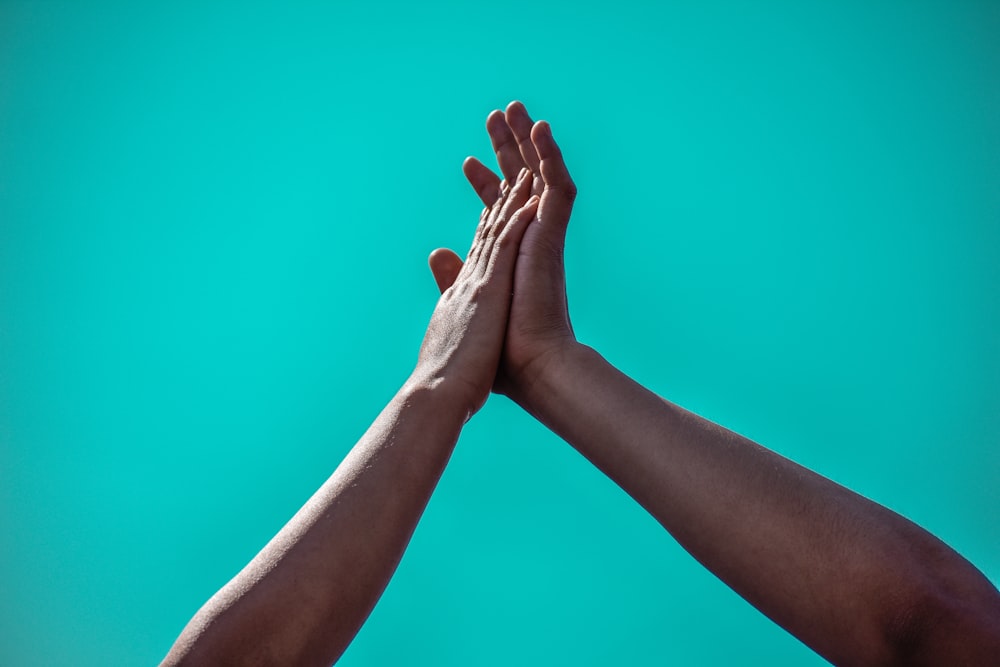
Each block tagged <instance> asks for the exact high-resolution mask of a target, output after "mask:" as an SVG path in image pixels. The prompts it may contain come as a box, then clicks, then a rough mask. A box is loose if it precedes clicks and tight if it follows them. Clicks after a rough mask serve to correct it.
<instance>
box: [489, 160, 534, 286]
mask: <svg viewBox="0 0 1000 667" xmlns="http://www.w3.org/2000/svg"><path fill="white" fill-rule="evenodd" d="M531 181H532V179H531V172H530V171H528V168H527V167H524V168H522V169H521V173H519V174H518V175H517V182H516V183H515V184H514V188H513V189H512V190H511V191H510V193H509V194H508V195H507V197H506V198H505V200H504V201H503V205H502V207H500V213H499V215H497V216H495V217H494V218H493V219H492V221H491V224H490V229H489V233H488V235H487V239H486V243H485V244H484V246H483V250H482V254H481V255H480V262H481V265H480V266H479V269H480V272H485V271H486V270H487V268H488V267H487V264H488V262H487V261H482V260H483V259H488V258H489V257H491V256H492V253H493V245H494V244H495V243H496V241H497V238H499V236H500V235H501V234H502V233H503V230H504V227H506V226H507V222H508V220H509V219H510V218H511V217H512V216H513V214H514V213H515V212H516V211H518V210H519V209H520V208H521V207H522V206H524V204H525V202H526V201H528V197H529V196H530V195H531Z"/></svg>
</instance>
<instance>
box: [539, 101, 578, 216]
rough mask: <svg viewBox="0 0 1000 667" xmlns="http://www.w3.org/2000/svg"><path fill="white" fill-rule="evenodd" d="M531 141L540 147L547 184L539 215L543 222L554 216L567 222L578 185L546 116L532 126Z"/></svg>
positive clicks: (543, 172) (540, 167)
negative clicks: (570, 173)
mask: <svg viewBox="0 0 1000 667" xmlns="http://www.w3.org/2000/svg"><path fill="white" fill-rule="evenodd" d="M531 142H532V143H533V144H534V146H535V150H536V151H538V158H539V171H540V172H541V175H542V182H543V183H544V184H545V190H544V192H543V194H542V201H541V203H540V204H539V209H540V210H539V219H540V220H542V221H543V222H546V221H548V220H550V219H551V220H552V221H553V222H555V223H558V224H560V225H566V223H568V222H569V215H570V212H571V211H572V209H573V200H575V199H576V185H575V184H574V183H573V179H572V178H571V177H570V175H569V170H567V169H566V163H565V162H564V161H563V156H562V151H560V150H559V146H558V145H557V144H556V141H555V139H554V138H553V137H552V128H551V127H550V126H549V124H548V123H546V122H545V121H544V120H540V121H538V122H537V123H535V125H534V127H532V128H531Z"/></svg>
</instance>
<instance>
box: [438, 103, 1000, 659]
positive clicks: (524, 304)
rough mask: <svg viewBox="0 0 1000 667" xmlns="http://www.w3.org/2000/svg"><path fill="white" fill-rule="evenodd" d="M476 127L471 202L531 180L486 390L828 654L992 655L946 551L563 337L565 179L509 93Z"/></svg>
mask: <svg viewBox="0 0 1000 667" xmlns="http://www.w3.org/2000/svg"><path fill="white" fill-rule="evenodd" d="M487 130H488V132H489V135H490V138H491V141H492V143H493V148H494V150H495V151H496V155H497V162H498V164H499V166H500V170H501V175H502V176H503V179H501V177H500V176H497V175H495V174H493V173H492V172H491V171H490V170H489V169H488V168H486V167H485V166H483V165H482V164H481V163H479V162H478V161H476V160H474V159H471V158H470V159H469V160H467V161H466V163H465V165H464V169H465V173H466V176H467V177H468V179H469V182H470V183H471V184H472V187H473V188H474V189H475V191H476V192H477V193H478V194H479V196H480V197H481V198H482V199H483V201H484V202H485V201H489V200H490V199H491V198H492V197H495V194H496V192H497V191H498V189H501V188H502V187H503V186H502V183H503V182H505V181H509V180H510V179H511V178H512V176H513V175H514V174H516V173H517V172H518V170H519V169H521V168H522V167H525V166H528V167H530V168H531V169H532V170H533V171H534V172H536V173H538V174H540V176H541V201H540V204H539V207H538V219H537V221H535V222H534V223H532V226H531V228H530V229H529V230H528V231H527V232H526V233H525V235H524V238H523V240H522V243H521V247H520V251H519V256H518V260H517V264H516V267H515V273H514V298H513V300H512V302H511V308H510V319H509V321H508V324H507V335H506V338H505V340H504V348H503V357H502V359H501V365H500V370H499V372H498V375H497V379H498V382H497V389H498V390H499V391H502V392H504V393H506V394H507V395H509V396H510V397H511V398H513V399H514V400H515V401H517V402H518V403H519V404H520V405H521V406H522V407H524V408H525V409H526V410H527V411H528V412H530V413H531V414H533V415H534V416H536V417H537V418H538V419H539V420H541V421H542V422H543V423H545V424H546V425H548V426H549V427H550V428H551V429H552V430H553V431H555V432H556V433H558V434H559V435H561V436H562V437H563V438H565V439H566V440H567V441H568V442H569V443H570V444H572V445H573V446H574V447H575V448H576V449H577V450H578V451H580V453H581V454H583V455H584V456H585V457H587V458H588V459H589V460H590V461H591V462H593V463H594V464H595V465H596V466H597V467H598V468H600V469H601V470H603V471H604V472H605V473H606V474H607V475H608V476H609V477H611V478H612V479H613V480H614V481H615V482H617V483H618V484H619V485H620V486H621V487H622V488H623V489H624V490H625V491H626V492H628V493H629V494H630V495H631V496H632V497H633V498H635V500H636V501H638V502H639V503H640V504H641V505H642V506H643V507H645V508H646V509H647V510H648V511H649V512H650V513H651V514H652V515H653V516H654V517H656V519H657V520H658V521H659V522H660V524H661V525H663V527H664V528H665V529H666V530H668V531H669V532H670V533H671V534H672V535H673V536H674V537H675V538H676V539H677V541H678V542H679V543H680V544H681V545H682V546H683V547H684V548H685V549H686V550H687V551H688V552H689V553H691V555H692V556H694V557H695V558H696V559H697V560H698V561H699V562H701V563H702V564H703V565H704V566H705V567H707V568H708V569H709V570H711V571H712V572H713V573H714V574H716V575H717V576H718V577H719V578H720V579H722V580H723V581H724V582H726V583H727V584H728V585H729V586H730V587H731V588H732V589H733V590H735V591H736V592H737V593H739V594H740V595H741V596H743V597H744V598H745V599H746V600H748V601H749V602H750V603H751V604H753V605H754V606H755V607H757V608H758V609H759V610H760V611H762V612H763V613H764V614H766V615H767V616H768V617H770V618H771V619H773V620H774V621H775V622H776V623H778V624H779V625H781V626H782V627H784V628H785V629H786V630H788V631H789V632H790V633H792V634H793V635H795V636H796V637H798V638H799V639H800V640H802V641H803V642H804V643H806V644H807V645H809V646H810V647H811V648H813V649H814V650H815V651H816V652H817V653H819V654H820V655H822V656H824V657H825V658H827V659H828V660H830V661H832V662H834V663H836V664H843V665H893V664H907V665H924V664H926V665H986V664H996V660H997V656H1000V594H998V592H997V589H996V588H995V587H994V586H993V585H992V584H991V583H990V582H989V581H988V580H987V579H986V578H985V577H984V576H983V575H982V574H981V573H980V572H979V571H978V570H977V569H976V568H975V567H974V566H973V565H972V564H970V563H969V562H968V561H966V560H965V559H964V558H962V556H960V555H959V554H958V553H956V552H955V551H954V550H952V549H951V548H950V547H948V546H947V545H946V544H944V543H943V542H941V541H940V540H938V539H937V538H936V537H934V536H933V535H931V534H930V533H928V532H927V531H925V530H923V529H922V528H920V527H919V526H917V525H916V524H914V523H912V522H910V521H908V520H907V519H905V518H903V517H901V516H899V515H898V514H895V513H894V512H892V511H890V510H888V509H886V508H885V507H882V506H881V505H878V504H876V503H873V502H871V501H870V500H868V499H866V498H863V497H862V496H860V495H858V494H856V493H854V492H853V491H850V490H849V489H846V488H844V487H842V486H840V485H838V484H836V483H834V482H832V481H830V480H828V479H826V478H824V477H822V476H820V475H818V474H816V473H814V472H812V471H810V470H807V469H806V468H803V467H802V466H800V465H798V464H796V463H794V462H792V461H790V460H788V459H786V458H783V457H782V456H780V455H778V454H776V453H774V452H771V451H769V450H767V449H765V448H764V447H761V446H760V445H758V444H756V443H754V442H751V441H750V440H748V439H746V438H744V437H742V436H740V435H738V434H736V433H733V432H732V431H729V430H727V429H725V428H723V427H721V426H718V425H716V424H713V423H712V422H709V421H708V420H705V419H703V418H701V417H699V416H697V415H695V414H692V413H691V412H688V411H686V410H684V409H683V408H680V407H678V406H677V405H674V404H672V403H670V402H669V401H666V400H664V399H662V398H660V397H659V396H657V395H655V394H653V393H652V392H650V391H648V390H647V389H645V388H643V387H642V386H640V385H638V384H637V383H635V382H634V381H632V380H631V379H630V378H628V377H627V376H625V375H624V374H623V373H621V372H620V371H618V370H617V369H615V368H614V367H613V366H612V365H611V364H609V363H608V362H607V361H605V360H604V359H603V358H602V357H601V356H600V355H599V354H598V353H597V352H595V351H594V350H592V349H591V348H588V347H586V346H585V345H582V344H580V343H579V342H577V340H576V338H575V336H574V335H573V329H572V326H571V325H570V321H569V314H568V308H567V304H566V292H565V279H564V272H563V259H562V258H563V242H564V239H565V234H566V228H567V225H568V223H569V217H570V213H571V210H572V204H573V200H574V197H575V194H576V187H575V186H574V184H573V181H572V179H571V178H570V176H569V173H568V171H567V170H566V166H565V164H564V162H563V159H562V156H561V154H560V152H559V149H558V147H557V146H556V144H555V141H554V140H553V138H552V133H551V129H550V128H549V126H548V124H547V123H544V122H539V123H534V122H532V120H531V118H530V117H529V116H528V113H527V111H526V110H525V108H524V106H523V105H522V104H520V103H519V102H513V103H511V105H510V106H508V107H507V110H506V112H500V111H495V112H493V113H492V114H490V116H489V118H488V119H487ZM538 187H539V184H538V183H536V184H535V188H536V189H537V188H538ZM460 265H461V263H460V260H459V259H458V257H457V256H456V255H454V254H453V253H451V254H445V253H441V254H440V255H439V257H438V261H437V263H436V264H433V265H432V269H433V270H434V271H435V277H436V278H437V280H438V284H439V286H447V285H448V284H449V283H448V278H449V277H450V276H451V275H457V272H458V270H459V268H460Z"/></svg>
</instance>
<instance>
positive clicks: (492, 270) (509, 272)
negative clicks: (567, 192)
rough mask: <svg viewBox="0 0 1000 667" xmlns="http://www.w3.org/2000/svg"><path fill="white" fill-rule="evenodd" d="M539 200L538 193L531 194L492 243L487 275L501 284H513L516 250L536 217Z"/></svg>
mask: <svg viewBox="0 0 1000 667" xmlns="http://www.w3.org/2000/svg"><path fill="white" fill-rule="evenodd" d="M540 201H541V199H540V198H539V196H538V195H531V198H530V199H528V201H526V202H525V203H524V206H522V207H521V208H519V209H518V210H517V211H515V212H514V215H513V216H512V217H511V219H510V222H509V223H507V226H506V227H505V228H504V230H503V233H501V234H500V237H499V238H498V239H497V241H496V243H494V244H493V248H492V253H491V256H490V262H489V268H488V275H490V276H491V277H492V278H493V279H496V280H497V281H499V283H500V284H502V285H512V284H513V281H514V264H515V262H516V261H517V252H518V250H519V249H520V247H521V239H523V238H524V231H525V230H526V229H527V228H528V225H529V224H531V223H532V221H534V220H536V219H537V214H538V204H539V202H540Z"/></svg>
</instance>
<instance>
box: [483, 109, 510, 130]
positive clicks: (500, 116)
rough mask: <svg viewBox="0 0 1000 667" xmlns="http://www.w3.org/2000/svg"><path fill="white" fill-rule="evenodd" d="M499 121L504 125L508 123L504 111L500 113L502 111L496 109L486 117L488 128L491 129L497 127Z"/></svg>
mask: <svg viewBox="0 0 1000 667" xmlns="http://www.w3.org/2000/svg"><path fill="white" fill-rule="evenodd" d="M497 121H502V122H504V123H506V122H507V120H506V117H505V116H504V113H503V111H500V109H494V110H493V111H491V112H490V115H488V116H487V117H486V128H487V129H489V128H490V127H491V126H493V125H495V124H496V123H497Z"/></svg>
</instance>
